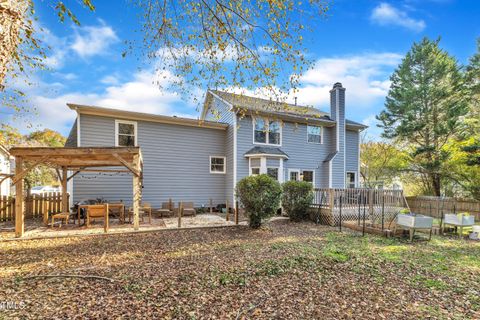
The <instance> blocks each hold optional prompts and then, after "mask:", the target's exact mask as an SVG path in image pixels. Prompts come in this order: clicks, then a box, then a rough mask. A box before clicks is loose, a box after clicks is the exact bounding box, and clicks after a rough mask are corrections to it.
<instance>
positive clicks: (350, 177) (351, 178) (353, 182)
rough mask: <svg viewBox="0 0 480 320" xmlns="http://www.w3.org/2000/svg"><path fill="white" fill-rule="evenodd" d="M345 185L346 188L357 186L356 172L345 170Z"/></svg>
mask: <svg viewBox="0 0 480 320" xmlns="http://www.w3.org/2000/svg"><path fill="white" fill-rule="evenodd" d="M345 177H346V181H345V186H346V187H347V188H356V186H357V175H356V172H353V171H350V172H347V175H346V176H345Z"/></svg>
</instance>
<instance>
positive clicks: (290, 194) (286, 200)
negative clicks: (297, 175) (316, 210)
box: [282, 181, 313, 221]
mask: <svg viewBox="0 0 480 320" xmlns="http://www.w3.org/2000/svg"><path fill="white" fill-rule="evenodd" d="M312 201H313V187H312V184H311V183H309V182H306V181H287V182H285V183H284V184H283V198H282V206H283V208H284V209H285V211H286V212H287V214H288V216H289V217H290V219H291V220H293V221H301V220H304V219H306V218H307V217H308V208H309V207H310V205H311V204H312Z"/></svg>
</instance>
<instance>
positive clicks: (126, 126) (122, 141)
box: [115, 120, 138, 147]
mask: <svg viewBox="0 0 480 320" xmlns="http://www.w3.org/2000/svg"><path fill="white" fill-rule="evenodd" d="M137 136H138V135H137V122H136V121H127V120H115V146H117V147H135V146H137Z"/></svg>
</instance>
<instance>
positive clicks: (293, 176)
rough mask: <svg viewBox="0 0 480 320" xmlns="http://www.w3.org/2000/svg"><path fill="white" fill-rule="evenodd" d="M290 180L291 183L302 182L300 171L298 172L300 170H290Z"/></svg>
mask: <svg viewBox="0 0 480 320" xmlns="http://www.w3.org/2000/svg"><path fill="white" fill-rule="evenodd" d="M288 180H289V181H300V170H298V169H288Z"/></svg>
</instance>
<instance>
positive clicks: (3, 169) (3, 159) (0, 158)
mask: <svg viewBox="0 0 480 320" xmlns="http://www.w3.org/2000/svg"><path fill="white" fill-rule="evenodd" d="M11 165H12V156H11V155H10V153H9V152H8V150H7V148H5V147H4V146H2V145H0V181H1V180H2V179H3V178H4V177H5V176H6V175H9V174H11V169H12V168H11ZM10 183H11V180H10V179H5V180H3V182H2V183H1V184H0V195H1V196H8V195H10Z"/></svg>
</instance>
